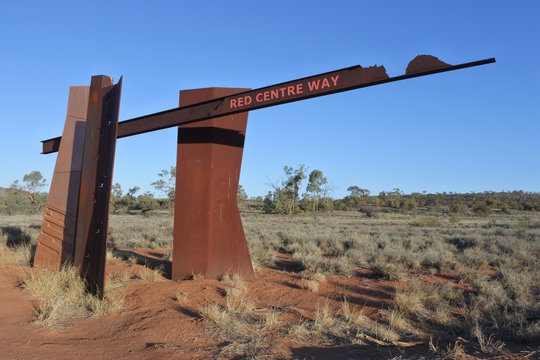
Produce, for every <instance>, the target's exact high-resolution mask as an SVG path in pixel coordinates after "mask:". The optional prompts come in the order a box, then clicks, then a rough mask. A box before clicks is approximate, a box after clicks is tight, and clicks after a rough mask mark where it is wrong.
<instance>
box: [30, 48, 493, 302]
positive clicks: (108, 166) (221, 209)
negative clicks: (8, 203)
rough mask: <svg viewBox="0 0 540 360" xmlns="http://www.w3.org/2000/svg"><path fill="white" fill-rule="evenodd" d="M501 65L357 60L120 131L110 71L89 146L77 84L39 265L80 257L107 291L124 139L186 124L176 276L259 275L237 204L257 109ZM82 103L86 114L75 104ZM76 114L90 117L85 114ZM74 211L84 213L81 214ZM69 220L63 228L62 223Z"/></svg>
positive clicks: (89, 128)
mask: <svg viewBox="0 0 540 360" xmlns="http://www.w3.org/2000/svg"><path fill="white" fill-rule="evenodd" d="M493 62H495V59H493V58H490V59H485V60H480V61H475V62H470V63H464V64H460V65H449V64H446V63H444V62H442V61H440V60H439V59H437V58H435V57H433V56H430V55H419V56H417V57H416V58H415V59H414V60H412V61H411V62H410V63H409V64H408V66H407V69H406V72H405V74H404V75H401V76H396V77H389V76H388V75H387V74H386V70H385V68H384V67H383V66H372V67H368V68H363V67H361V66H353V67H350V68H345V69H341V70H336V71H331V72H328V73H324V74H319V75H315V76H310V77H306V78H302V79H298V80H293V81H289V82H285V83H280V84H276V85H272V86H268V87H264V88H260V89H256V90H249V89H235V88H208V89H196V90H184V91H181V92H180V107H178V108H175V109H171V110H167V111H162V112H159V113H155V114H150V115H145V116H142V117H138V118H134V119H131V120H126V121H122V122H120V123H118V129H117V131H116V122H115V120H114V119H113V118H114V117H115V116H116V119H117V116H118V107H119V100H120V88H121V84H120V83H119V84H118V85H116V86H111V84H112V79H110V80H107V81H106V80H105V77H101V78H100V80H99V81H98V79H97V77H93V78H92V85H91V87H90V96H89V99H90V101H89V105H88V112H87V117H86V118H87V120H86V127H85V129H86V131H84V129H83V130H82V131H83V132H85V136H84V151H82V152H81V138H82V137H81V136H82V135H81V133H78V132H76V131H75V130H74V129H73V126H74V125H73V124H72V123H73V122H74V120H73V118H74V115H73V113H74V112H76V113H77V114H82V113H84V111H83V110H84V106H85V104H84V101H83V100H84V94H83V95H80V94H79V95H75V89H77V88H72V92H73V95H72V94H71V92H70V102H69V106H68V118H67V120H66V125H65V129H64V134H63V137H62V138H60V137H58V138H54V139H49V140H44V141H43V153H44V154H48V153H52V152H56V151H59V155H58V159H57V164H56V167H55V173H54V176H53V181H52V183H51V190H50V194H51V196H50V197H49V201H48V203H47V211H46V213H45V217H44V220H43V224H44V226H42V233H41V236H40V240H39V243H38V249H37V252H36V261H35V264H36V265H38V266H44V267H50V268H56V269H57V268H59V267H60V264H62V263H63V262H66V261H69V260H70V259H71V260H73V261H74V263H75V265H77V266H78V267H79V269H80V270H81V274H83V275H85V276H86V279H87V281H88V283H89V288H90V290H92V291H93V292H95V293H97V294H99V295H103V284H104V269H105V250H106V241H107V216H108V205H109V204H108V202H109V196H110V190H111V178H112V169H113V166H112V165H113V161H114V148H115V141H116V138H117V137H118V138H120V137H125V136H132V135H137V134H141V133H144V132H148V131H154V130H159V129H164V128H168V127H173V126H178V154H177V169H176V174H177V175H176V200H175V215H174V240H173V266H172V278H173V279H183V278H186V277H188V276H190V275H191V274H193V273H203V274H207V275H208V276H209V277H212V278H218V277H220V276H222V275H224V274H225V273H227V272H239V273H240V274H242V275H243V276H244V277H248V278H249V277H252V276H253V270H252V267H251V262H250V258H249V253H248V250H247V245H246V241H245V236H244V232H243V229H242V224H241V221H240V216H239V213H238V206H237V204H236V192H237V189H238V179H239V175H240V165H241V160H242V151H243V146H244V137H245V130H246V123H247V112H248V111H249V110H256V109H260V108H264V107H269V106H274V105H279V104H284V103H288V102H292V101H298V100H304V99H309V98H313V97H318V96H323V95H329V94H333V93H338V92H342V91H348V90H353V89H358V88H362V87H367V86H373V85H379V84H384V83H388V82H393V81H399V80H405V79H409V78H413V77H418V76H424V75H430V74H435V73H440V72H445V71H451V70H457V69H463V68H467V67H472V66H478V65H484V64H488V63H493ZM95 78H96V79H95ZM94 82H95V83H94ZM98 83H99V85H98ZM81 89H84V87H81ZM97 89H101V90H99V91H98V90H97ZM80 91H82V90H80ZM85 91H88V90H85ZM76 99H79V100H76ZM80 99H83V100H80ZM75 108H76V109H77V111H75V110H73V111H71V110H70V109H75ZM81 109H83V110H81ZM70 111H71V112H70ZM75 117H76V119H77V121H78V122H81V123H84V120H85V119H84V118H83V116H81V115H76V116H75ZM99 119H101V122H99V121H98V120H99ZM112 124H114V125H112ZM81 128H83V127H82V125H81ZM96 129H97V130H96ZM99 129H101V130H99ZM100 131H101V132H100ZM90 132H92V133H90ZM97 133H100V134H101V136H96V134H97ZM80 160H81V161H80ZM70 162H71V165H67V164H69V163H70ZM81 164H82V165H81ZM79 172H80V179H81V180H80V185H77V178H78V176H79ZM66 174H69V176H68V175H66ZM66 177H68V180H66V179H65V178H66ZM77 191H78V194H77V195H75V194H76V193H77ZM66 194H67V195H66ZM58 198H60V199H61V201H59V200H57V199H58ZM66 199H67V200H66ZM75 199H76V200H75ZM75 202H76V204H75ZM74 208H77V209H78V210H77V211H76V212H74V211H73V209H74ZM54 211H56V213H55V212H54ZM62 212H63V213H62ZM59 214H60V215H59ZM62 222H63V224H64V225H63V227H62V226H60V225H59V227H58V228H56V227H55V226H54V225H56V224H61V223H62ZM51 224H52V225H51ZM50 228H54V230H50ZM73 229H76V231H74V230H73ZM51 238H53V239H52V240H51ZM51 244H53V245H51ZM70 254H71V255H70Z"/></svg>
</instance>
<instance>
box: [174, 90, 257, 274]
mask: <svg viewBox="0 0 540 360" xmlns="http://www.w3.org/2000/svg"><path fill="white" fill-rule="evenodd" d="M244 90H246V89H234V88H207V89H195V90H184V91H181V92H180V105H181V106H189V105H190V104H193V103H196V102H201V101H205V100H208V99H212V98H216V97H223V96H230V95H232V94H235V93H238V92H241V91H244ZM247 116H248V113H247V112H244V113H242V114H236V115H229V116H225V117H219V118H215V119H211V120H206V121H202V122H198V123H196V124H189V125H184V126H179V127H178V150H177V163H176V195H175V209H174V235H173V236H174V241H173V263H172V279H175V280H176V279H185V278H188V277H190V276H192V274H199V273H200V274H204V275H206V276H208V277H209V278H220V277H221V276H223V275H224V274H226V273H238V274H240V275H241V276H242V277H243V278H246V279H249V278H252V277H253V276H254V275H253V268H252V265H251V259H250V256H249V250H248V247H247V243H246V238H245V235H244V229H243V227H242V221H241V219H240V214H239V212H238V204H237V202H236V196H237V191H238V180H239V177H240V167H241V163H242V153H243V148H244V138H245V134H246V125H247Z"/></svg>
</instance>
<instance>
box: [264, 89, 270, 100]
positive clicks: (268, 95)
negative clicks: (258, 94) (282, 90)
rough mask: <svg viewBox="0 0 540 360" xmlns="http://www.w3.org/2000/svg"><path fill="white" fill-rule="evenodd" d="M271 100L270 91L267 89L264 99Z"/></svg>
mask: <svg viewBox="0 0 540 360" xmlns="http://www.w3.org/2000/svg"><path fill="white" fill-rule="evenodd" d="M268 100H270V91H265V92H264V101H268Z"/></svg>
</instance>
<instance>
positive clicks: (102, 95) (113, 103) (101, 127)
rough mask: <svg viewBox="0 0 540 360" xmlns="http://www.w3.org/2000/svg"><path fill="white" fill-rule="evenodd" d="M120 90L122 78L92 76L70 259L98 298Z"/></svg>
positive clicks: (104, 250) (105, 240)
mask: <svg viewBox="0 0 540 360" xmlns="http://www.w3.org/2000/svg"><path fill="white" fill-rule="evenodd" d="M121 89H122V79H121V78H120V81H119V82H118V84H116V85H113V79H112V78H110V77H107V76H103V75H99V76H92V82H91V85H90V95H89V99H88V113H87V121H86V132H85V137H84V151H83V158H82V167H81V185H80V191H79V204H78V212H77V231H76V235H75V249H74V253H73V258H74V265H75V266H76V267H78V269H79V272H80V274H81V276H83V277H84V278H85V279H86V285H87V288H88V290H89V291H90V292H92V293H94V294H96V295H98V296H99V297H103V293H104V285H105V264H106V255H107V232H108V223H109V200H110V195H111V184H112V175H113V165H114V153H115V148H116V133H117V127H118V111H119V107H120V92H121Z"/></svg>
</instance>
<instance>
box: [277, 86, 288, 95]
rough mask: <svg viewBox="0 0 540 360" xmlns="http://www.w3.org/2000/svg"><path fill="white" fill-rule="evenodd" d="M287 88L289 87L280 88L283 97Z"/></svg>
mask: <svg viewBox="0 0 540 360" xmlns="http://www.w3.org/2000/svg"><path fill="white" fill-rule="evenodd" d="M286 89H287V88H286V87H282V88H279V91H281V97H284V96H285V90H286Z"/></svg>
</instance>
